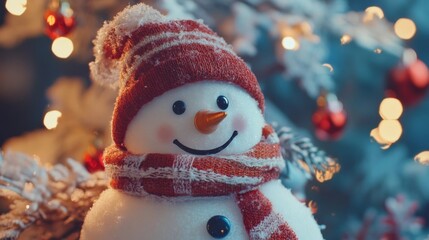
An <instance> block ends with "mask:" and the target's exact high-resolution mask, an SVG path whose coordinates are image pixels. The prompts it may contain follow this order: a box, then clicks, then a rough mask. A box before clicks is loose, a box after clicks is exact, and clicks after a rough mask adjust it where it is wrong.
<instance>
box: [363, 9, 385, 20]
mask: <svg viewBox="0 0 429 240" xmlns="http://www.w3.org/2000/svg"><path fill="white" fill-rule="evenodd" d="M374 17H377V18H378V19H382V18H384V12H383V10H382V9H381V8H380V7H377V6H371V7H368V8H367V9H365V17H364V21H372V20H373V19H374Z"/></svg>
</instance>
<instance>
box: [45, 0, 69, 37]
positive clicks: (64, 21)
mask: <svg viewBox="0 0 429 240" xmlns="http://www.w3.org/2000/svg"><path fill="white" fill-rule="evenodd" d="M44 19H45V26H46V28H45V32H46V35H48V36H49V37H50V38H51V39H55V38H57V37H63V36H66V35H67V34H69V33H70V32H71V31H72V30H73V29H74V27H75V25H76V18H75V16H74V14H73V10H72V9H71V8H70V4H69V3H68V2H67V1H65V0H60V1H58V0H57V1H55V0H54V1H52V2H51V6H50V8H49V9H48V10H46V12H45V15H44Z"/></svg>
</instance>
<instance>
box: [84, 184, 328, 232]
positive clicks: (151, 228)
mask: <svg viewBox="0 0 429 240" xmlns="http://www.w3.org/2000/svg"><path fill="white" fill-rule="evenodd" d="M260 190H261V192H262V193H263V194H264V195H265V196H266V197H267V198H268V199H269V200H270V201H271V203H272V205H273V208H274V209H275V210H276V211H277V212H278V213H280V214H281V215H282V216H283V217H284V219H285V220H286V221H287V222H288V224H289V226H290V227H291V228H292V229H293V230H294V231H295V233H296V235H297V237H298V239H302V240H319V239H323V238H322V235H321V234H320V229H319V226H318V225H317V224H316V222H315V220H314V218H313V217H312V215H311V213H310V210H309V209H308V208H306V207H305V206H304V204H303V203H300V202H299V201H297V200H296V198H295V196H293V195H292V194H291V192H290V191H289V190H288V189H286V188H284V187H283V185H281V183H280V181H277V180H276V181H272V182H269V183H266V184H264V185H263V186H261V188H260ZM216 215H222V216H225V217H227V218H228V219H229V221H230V223H231V230H230V232H229V234H228V235H227V236H226V237H224V238H222V239H227V240H247V239H249V237H248V234H247V232H246V230H245V228H244V225H243V219H242V216H241V213H240V210H239V208H238V207H237V204H236V201H235V199H234V197H233V196H221V197H201V198H174V199H167V198H159V197H136V196H130V195H128V194H124V193H121V192H119V191H116V190H114V189H108V190H106V191H105V192H103V193H102V194H101V196H100V199H99V200H98V201H97V202H96V203H95V204H94V206H93V208H92V209H91V211H90V212H89V214H88V215H87V217H86V220H85V224H84V226H83V231H82V234H81V239H82V240H85V239H105V240H109V239H110V240H114V239H118V240H119V239H127V240H173V239H174V240H191V239H196V240H213V239H215V238H213V237H212V236H211V235H210V234H209V233H208V232H207V222H208V221H209V219H210V218H211V217H213V216H216ZM279 240H280V239H279Z"/></svg>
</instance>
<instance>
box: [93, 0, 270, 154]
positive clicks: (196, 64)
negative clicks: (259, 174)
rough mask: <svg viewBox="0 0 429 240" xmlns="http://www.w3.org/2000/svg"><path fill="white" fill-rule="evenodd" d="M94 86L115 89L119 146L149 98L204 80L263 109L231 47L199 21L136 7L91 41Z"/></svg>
mask: <svg viewBox="0 0 429 240" xmlns="http://www.w3.org/2000/svg"><path fill="white" fill-rule="evenodd" d="M94 43H95V47H94V52H95V61H94V62H91V63H90V69H91V75H92V78H93V79H94V80H95V81H98V82H101V83H108V84H110V85H112V86H116V87H119V89H120V90H119V96H118V98H117V99H116V105H115V109H114V112H113V119H112V137H113V140H114V142H115V143H116V145H118V146H122V147H123V141H124V138H125V133H126V130H127V127H128V124H129V123H130V122H131V120H132V119H133V118H134V116H135V115H136V114H137V112H138V111H139V110H140V109H141V107H142V106H143V105H144V104H146V103H148V102H150V101H151V100H152V99H153V98H155V97H157V96H159V95H161V94H163V93H164V92H166V91H168V90H170V89H174V88H177V87H179V86H183V85H185V84H188V83H194V82H198V81H204V80H217V81H224V82H228V83H233V84H236V85H238V86H240V87H242V88H243V89H244V90H246V91H247V92H248V93H249V94H250V95H251V96H252V97H253V98H254V99H255V100H256V101H257V102H258V105H259V108H260V109H261V111H263V109H264V97H263V95H262V93H261V90H260V87H259V84H258V82H257V80H256V77H255V75H254V74H253V73H252V72H251V71H250V69H249V68H248V67H247V65H246V63H245V62H244V61H243V60H242V59H241V58H239V57H238V56H237V55H236V54H235V53H234V52H233V50H232V48H231V47H230V46H229V45H228V44H226V43H225V41H224V40H223V39H222V38H221V37H219V36H218V35H217V34H216V33H214V32H213V31H212V30H210V29H209V28H208V27H207V26H206V25H204V24H203V23H202V22H200V21H195V20H169V19H167V18H166V17H165V16H163V15H161V14H160V13H159V12H158V11H156V10H154V9H153V8H151V7H149V6H147V5H144V4H137V5H134V6H132V7H127V8H126V9H124V10H123V11H122V12H120V13H119V14H118V15H117V16H116V17H115V18H114V19H113V20H112V21H110V22H106V23H105V24H104V26H103V27H102V28H101V29H100V30H99V31H98V33H97V38H96V39H95V41H94Z"/></svg>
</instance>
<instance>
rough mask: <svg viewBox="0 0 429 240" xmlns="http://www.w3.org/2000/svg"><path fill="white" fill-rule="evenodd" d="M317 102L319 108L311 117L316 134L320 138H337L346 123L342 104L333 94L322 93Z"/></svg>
mask: <svg viewBox="0 0 429 240" xmlns="http://www.w3.org/2000/svg"><path fill="white" fill-rule="evenodd" d="M317 102H318V105H319V108H318V109H317V111H316V112H315V113H314V114H313V118H312V121H313V124H314V127H315V133H316V136H317V137H318V138H319V139H320V140H336V139H339V138H340V137H341V135H342V133H343V130H344V127H345V126H346V123H347V114H346V111H345V110H344V108H343V104H342V103H341V102H340V101H339V100H338V99H337V97H336V96H335V95H334V94H323V95H321V96H320V97H319V99H318V101H317Z"/></svg>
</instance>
